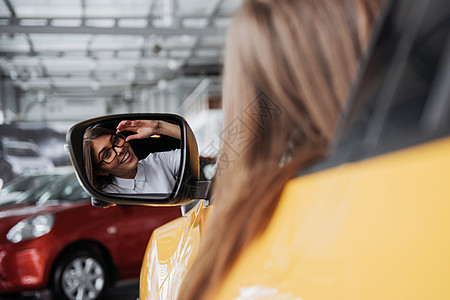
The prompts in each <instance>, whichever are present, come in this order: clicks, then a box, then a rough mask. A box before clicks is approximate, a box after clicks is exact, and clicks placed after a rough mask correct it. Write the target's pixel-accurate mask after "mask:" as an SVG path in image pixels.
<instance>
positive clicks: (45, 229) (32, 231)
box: [6, 214, 55, 243]
mask: <svg viewBox="0 0 450 300" xmlns="http://www.w3.org/2000/svg"><path fill="white" fill-rule="evenodd" d="M54 222H55V217H54V216H53V215H52V214H45V215H39V216H34V217H32V218H28V219H24V220H22V221H20V222H19V223H17V224H16V225H14V226H13V227H12V228H11V229H10V230H9V232H8V234H7V235H6V238H7V239H8V240H9V241H10V242H12V243H18V242H21V241H25V240H29V239H34V238H37V237H40V236H43V235H44V234H47V233H49V232H50V230H52V228H53V224H54Z"/></svg>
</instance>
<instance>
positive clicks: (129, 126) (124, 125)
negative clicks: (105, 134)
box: [116, 120, 136, 133]
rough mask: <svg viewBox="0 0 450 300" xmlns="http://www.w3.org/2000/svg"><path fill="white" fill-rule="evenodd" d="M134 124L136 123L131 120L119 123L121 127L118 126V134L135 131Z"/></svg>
mask: <svg viewBox="0 0 450 300" xmlns="http://www.w3.org/2000/svg"><path fill="white" fill-rule="evenodd" d="M134 123H135V121H129V120H124V121H121V122H120V123H119V125H117V128H116V129H117V131H116V133H121V132H122V131H126V130H129V131H135V129H136V125H135V124H134Z"/></svg>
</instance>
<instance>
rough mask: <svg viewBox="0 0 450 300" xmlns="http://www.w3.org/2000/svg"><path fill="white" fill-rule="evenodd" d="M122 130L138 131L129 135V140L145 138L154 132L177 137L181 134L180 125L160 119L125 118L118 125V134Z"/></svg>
mask: <svg viewBox="0 0 450 300" xmlns="http://www.w3.org/2000/svg"><path fill="white" fill-rule="evenodd" d="M122 131H132V132H136V134H132V135H130V136H128V137H127V141H131V140H136V139H145V138H148V137H151V136H152V135H154V134H164V135H167V136H171V137H174V138H177V139H179V138H180V136H181V133H180V127H179V126H178V125H176V124H171V123H167V122H164V121H160V120H134V121H129V120H124V121H122V122H120V123H119V125H117V134H119V133H121V132H122Z"/></svg>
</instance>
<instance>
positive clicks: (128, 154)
mask: <svg viewBox="0 0 450 300" xmlns="http://www.w3.org/2000/svg"><path fill="white" fill-rule="evenodd" d="M128 157H130V152H127V153H126V154H125V155H124V156H123V159H122V161H121V162H120V163H121V164H123V163H124V162H125V161H126V160H127V159H128Z"/></svg>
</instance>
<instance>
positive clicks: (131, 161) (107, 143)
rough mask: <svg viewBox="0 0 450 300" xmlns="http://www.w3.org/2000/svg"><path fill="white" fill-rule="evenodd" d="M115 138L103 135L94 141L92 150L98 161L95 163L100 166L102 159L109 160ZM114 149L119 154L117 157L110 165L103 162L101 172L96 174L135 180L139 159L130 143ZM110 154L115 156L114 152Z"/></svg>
mask: <svg viewBox="0 0 450 300" xmlns="http://www.w3.org/2000/svg"><path fill="white" fill-rule="evenodd" d="M114 138H115V136H114V135H103V136H100V137H98V138H95V139H94V140H92V150H93V152H94V155H95V160H96V161H95V163H97V164H98V163H99V162H101V161H102V159H103V160H107V158H108V157H107V155H106V154H107V153H108V150H109V149H110V148H111V147H112V141H113V139H114ZM122 142H123V140H122ZM113 149H114V150H115V151H116V152H117V156H116V157H115V158H114V159H113V160H112V161H111V163H109V164H107V163H105V162H101V163H100V165H99V168H100V170H99V171H96V174H97V175H107V174H111V175H114V176H116V177H120V178H134V177H135V176H136V172H137V164H138V162H139V159H138V158H137V156H136V155H135V154H134V151H133V148H131V146H130V144H129V143H127V142H125V143H124V144H123V146H122V147H114V148H113ZM109 153H110V154H112V155H113V156H114V155H115V153H114V151H110V152H109Z"/></svg>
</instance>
